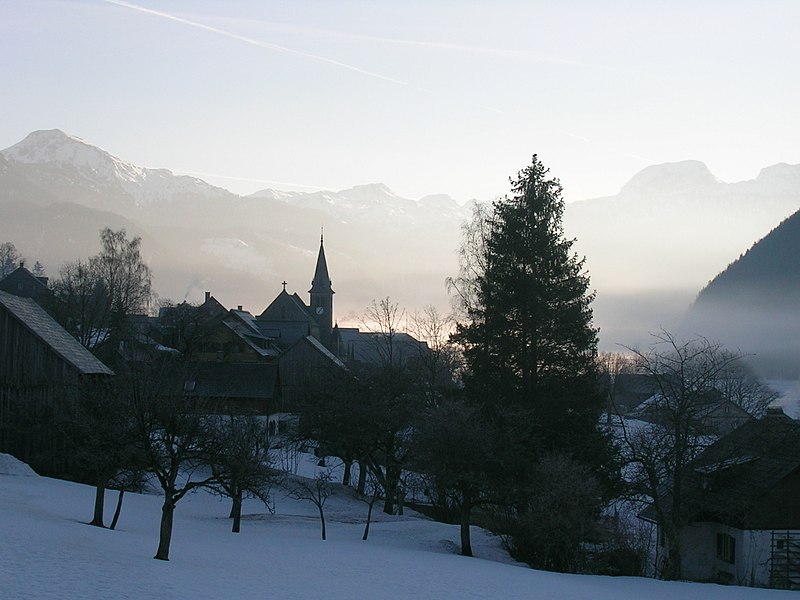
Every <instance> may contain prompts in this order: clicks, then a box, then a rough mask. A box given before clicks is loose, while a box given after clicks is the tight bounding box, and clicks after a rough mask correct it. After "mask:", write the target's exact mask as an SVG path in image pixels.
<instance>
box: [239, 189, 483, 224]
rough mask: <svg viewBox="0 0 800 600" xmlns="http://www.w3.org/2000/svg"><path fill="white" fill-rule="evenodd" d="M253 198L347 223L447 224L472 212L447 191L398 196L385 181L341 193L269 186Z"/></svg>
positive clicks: (253, 195)
mask: <svg viewBox="0 0 800 600" xmlns="http://www.w3.org/2000/svg"><path fill="white" fill-rule="evenodd" d="M250 197H251V198H270V199H274V200H280V201H282V202H285V203H286V204H289V205H291V206H295V207H298V208H305V209H312V210H318V211H320V212H322V213H324V214H326V215H329V216H331V217H334V218H336V219H339V220H342V221H345V222H348V221H357V222H359V223H362V224H365V225H370V226H373V227H387V226H388V227H397V226H398V225H409V226H431V225H434V224H442V225H447V224H450V223H452V222H453V221H454V220H456V221H458V222H460V221H462V220H463V219H466V218H467V217H468V216H469V213H470V209H469V205H466V206H463V205H459V204H458V203H457V202H456V201H455V200H453V199H452V198H451V197H450V196H447V195H446V194H438V195H435V196H426V197H425V198H422V199H421V200H419V201H416V200H410V199H408V198H403V197H402V196H398V195H397V194H395V193H394V192H393V191H392V190H390V189H389V188H388V187H387V186H386V185H384V184H382V183H372V184H367V185H357V186H355V187H352V188H350V189H347V190H341V191H338V192H332V191H319V192H310V193H299V192H288V193H287V192H277V191H275V190H270V189H267V190H261V191H258V192H256V193H255V194H252V195H251V196H250Z"/></svg>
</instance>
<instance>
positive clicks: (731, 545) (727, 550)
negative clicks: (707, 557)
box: [717, 533, 736, 565]
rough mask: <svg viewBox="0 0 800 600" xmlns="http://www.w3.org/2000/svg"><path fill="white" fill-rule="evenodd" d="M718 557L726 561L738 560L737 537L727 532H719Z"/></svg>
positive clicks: (733, 561) (730, 562)
mask: <svg viewBox="0 0 800 600" xmlns="http://www.w3.org/2000/svg"><path fill="white" fill-rule="evenodd" d="M717 558H718V559H719V560H723V561H725V562H726V563H729V564H731V565H732V564H734V563H735V562H736V539H735V538H734V537H732V536H730V535H728V534H727V533H718V534H717Z"/></svg>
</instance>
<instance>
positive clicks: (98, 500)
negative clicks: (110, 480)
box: [89, 477, 106, 527]
mask: <svg viewBox="0 0 800 600" xmlns="http://www.w3.org/2000/svg"><path fill="white" fill-rule="evenodd" d="M105 501H106V480H105V479H102V478H100V477H98V479H97V485H96V486H95V492H94V516H93V517H92V520H91V521H90V522H89V525H95V526H97V527H105V525H104V524H103V512H104V508H105Z"/></svg>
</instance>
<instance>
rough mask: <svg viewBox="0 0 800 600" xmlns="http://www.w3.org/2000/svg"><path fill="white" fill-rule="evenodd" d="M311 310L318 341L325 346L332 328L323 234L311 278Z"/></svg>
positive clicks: (327, 344)
mask: <svg viewBox="0 0 800 600" xmlns="http://www.w3.org/2000/svg"><path fill="white" fill-rule="evenodd" d="M308 293H309V294H310V295H311V311H312V312H313V314H314V318H315V319H316V320H317V323H318V324H319V332H320V338H321V339H320V341H321V342H322V343H323V344H325V345H326V346H329V345H330V342H331V332H332V330H333V294H334V293H335V292H334V291H333V288H332V287H331V278H330V275H328V261H327V260H325V241H324V238H323V234H320V236H319V254H318V255H317V266H316V268H315V269H314V279H312V280H311V289H310V290H308Z"/></svg>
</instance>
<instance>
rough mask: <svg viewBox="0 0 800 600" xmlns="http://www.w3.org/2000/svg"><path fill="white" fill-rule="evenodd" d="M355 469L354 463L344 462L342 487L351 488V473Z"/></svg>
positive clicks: (350, 461)
mask: <svg viewBox="0 0 800 600" xmlns="http://www.w3.org/2000/svg"><path fill="white" fill-rule="evenodd" d="M352 468H353V461H352V460H346V461H344V475H342V485H344V486H347V487H350V471H351V469H352Z"/></svg>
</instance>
